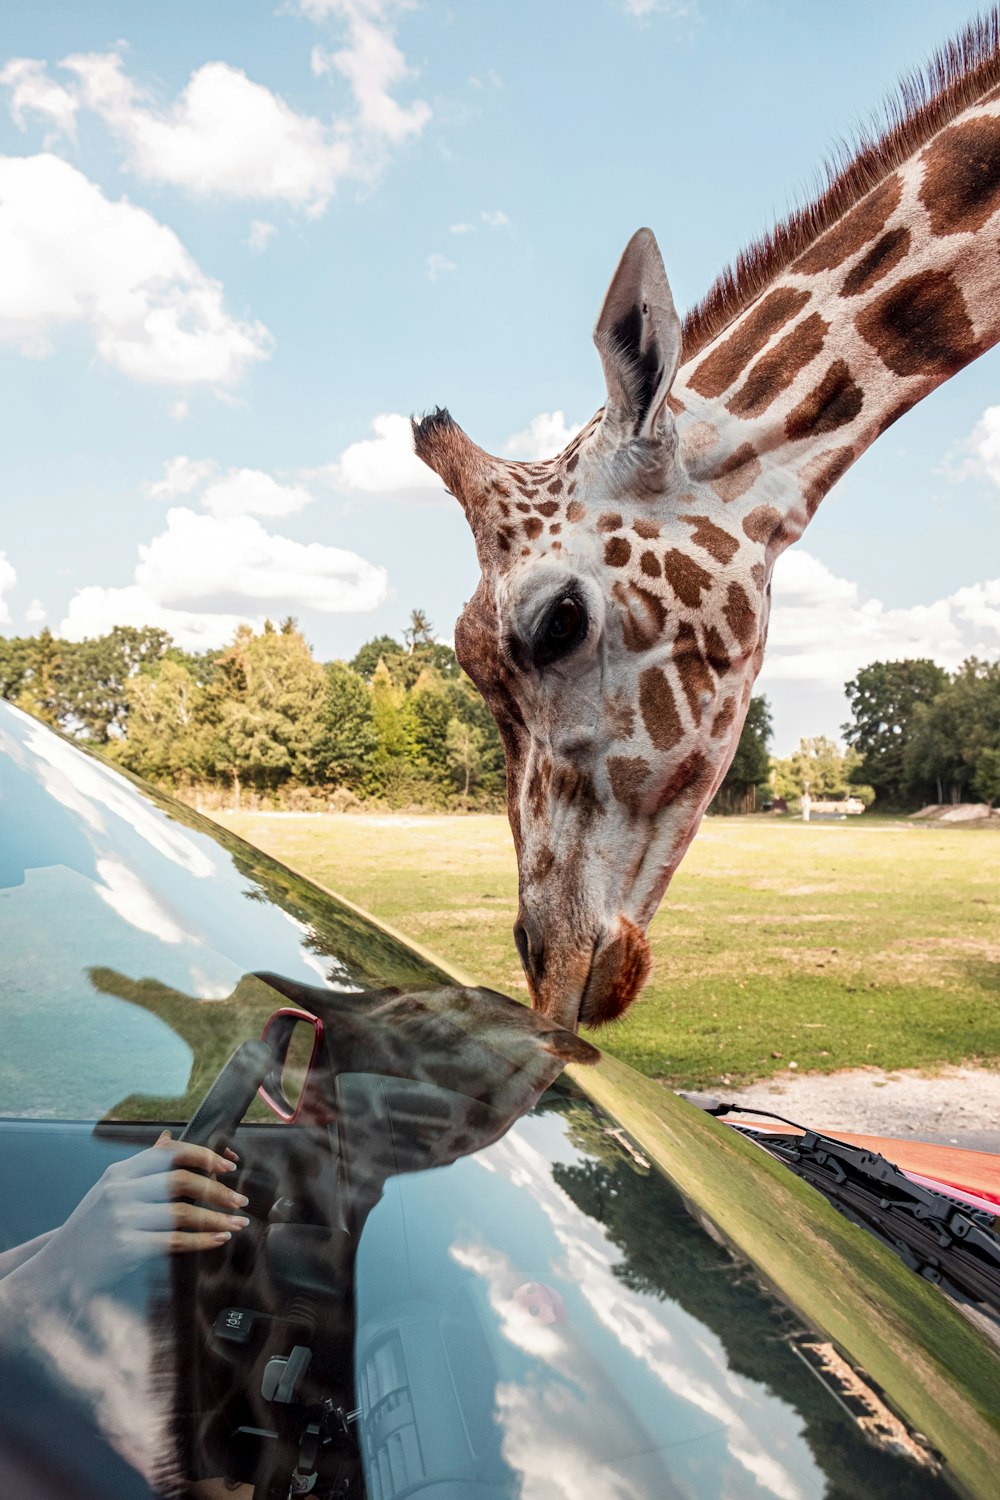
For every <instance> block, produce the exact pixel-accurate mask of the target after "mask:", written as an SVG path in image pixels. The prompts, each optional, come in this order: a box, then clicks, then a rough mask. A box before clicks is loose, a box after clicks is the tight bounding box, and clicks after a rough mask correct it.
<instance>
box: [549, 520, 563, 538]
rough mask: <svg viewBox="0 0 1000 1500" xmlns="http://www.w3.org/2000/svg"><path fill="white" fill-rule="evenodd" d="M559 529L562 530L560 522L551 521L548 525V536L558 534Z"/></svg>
mask: <svg viewBox="0 0 1000 1500" xmlns="http://www.w3.org/2000/svg"><path fill="white" fill-rule="evenodd" d="M560 531H562V522H561V521H553V522H552V524H551V526H550V527H549V536H558V535H559V533H560Z"/></svg>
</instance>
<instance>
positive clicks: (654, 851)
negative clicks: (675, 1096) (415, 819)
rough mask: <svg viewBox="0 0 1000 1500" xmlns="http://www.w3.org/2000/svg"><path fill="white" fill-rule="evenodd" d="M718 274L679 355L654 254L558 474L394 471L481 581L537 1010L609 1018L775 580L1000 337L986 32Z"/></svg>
mask: <svg viewBox="0 0 1000 1500" xmlns="http://www.w3.org/2000/svg"><path fill="white" fill-rule="evenodd" d="M892 118H893V119H894V120H895V121H896V123H893V124H892V125H891V126H890V128H889V129H888V130H887V131H886V133H885V134H884V136H883V137H882V138H881V140H879V141H878V142H875V143H863V144H862V145H861V147H860V148H859V150H858V152H857V154H856V156H855V157H854V159H853V160H852V161H851V163H850V164H849V165H848V166H847V167H846V168H844V170H843V171H842V172H841V173H840V174H839V175H838V176H837V177H836V179H835V180H834V181H833V182H832V183H831V185H830V187H829V188H828V189H827V191H826V192H825V193H824V194H823V195H822V196H821V197H820V198H819V199H818V200H817V201H816V202H815V203H813V204H811V205H810V206H809V207H808V208H806V209H804V210H802V211H800V212H799V213H797V214H795V215H794V216H793V217H792V218H791V219H790V220H789V221H788V222H787V223H785V224H783V225H781V226H780V227H779V228H778V229H776V230H774V231H773V232H772V233H771V234H770V235H769V236H767V237H766V238H765V239H764V240H763V241H762V242H760V243H759V244H757V245H755V246H754V247H753V248H752V249H751V250H750V251H749V252H747V253H746V254H744V255H743V256H742V257H741V258H740V260H739V261H738V262H737V267H736V270H735V272H726V273H725V274H724V275H723V276H722V278H721V279H720V280H719V281H718V282H717V283H716V285H715V287H714V289H713V290H712V292H711V293H710V294H709V296H708V297H707V299H706V300H705V302H703V303H702V305H701V306H700V307H698V308H697V309H696V310H695V311H694V312H693V313H692V314H691V315H690V316H689V317H688V319H687V322H686V323H685V325H684V327H683V329H682V327H681V324H680V322H679V320H678V318H677V314H676V312H675V310H674V305H673V301H672V299H671V295H670V290H669V287H668V285H667V280H666V276H665V274H664V271H663V265H662V262H661V260H660V256H659V252H658V250H657V247H656V242H655V240H654V239H653V236H652V234H651V233H650V232H649V230H645V229H644V230H640V231H639V232H638V234H636V235H635V236H634V237H633V239H632V240H631V241H630V243H629V245H628V247H627V249H626V251H625V254H624V256H623V258H622V261H621V264H620V265H619V267H618V270H617V272H616V274H615V277H614V279H613V281H612V283H611V287H610V290H609V291H608V294H607V298H606V300H605V303H604V308H603V311H602V312H601V316H600V318H599V320H598V323H597V328H596V331H595V335H594V337H595V342H596V344H597V347H598V350H599V352H600V356H601V360H602V363H603V366H604V373H605V377H606V380H607V388H608V398H607V403H606V405H605V407H604V408H603V410H602V411H601V412H599V413H598V414H597V416H595V417H594V419H593V420H592V421H591V422H590V424H589V425H588V426H587V427H586V428H585V429H584V431H583V432H581V433H580V434H578V436H577V437H575V438H574V439H573V441H572V442H571V443H570V444H569V446H568V447H567V448H566V449H565V450H564V451H563V452H562V453H561V454H560V455H559V456H558V457H557V458H555V459H552V460H551V461H549V462H545V463H512V462H508V461H505V460H502V459H496V458H492V457H490V456H489V455H488V454H486V453H484V452H483V451H482V450H481V449H479V448H477V447H476V446H475V445H474V444H473V443H471V442H470V441H469V439H468V438H467V437H466V436H465V434H464V433H463V432H462V431H461V429H460V428H459V427H457V426H456V425H455V423H454V422H453V421H452V419H451V418H450V416H449V415H448V413H447V412H444V411H437V412H434V413H432V414H431V415H430V416H429V417H427V418H425V419H424V420H423V421H422V422H420V423H418V424H416V425H415V429H414V432H415V441H416V448H417V452H418V454H419V455H420V457H421V458H423V459H424V460H425V461H426V462H427V463H428V464H430V465H431V467H432V468H434V469H435V470H436V471H437V472H438V473H439V474H440V475H441V477H442V478H443V479H444V481H445V483H446V484H447V486H448V488H449V489H451V490H452V491H453V492H454V493H455V494H456V496H457V497H458V499H459V500H460V501H461V503H462V505H463V507H464V509H465V513H466V515H467V517H468V519H469V522H470V524H471V526H472V529H473V532H474V534H475V539H476V546H477V550H478V554H479V561H480V565H481V568H482V574H483V576H482V579H481V581H480V583H479V586H478V588H477V590H476V593H475V595H474V597H473V599H472V600H471V602H470V603H469V604H468V605H467V607H466V609H465V611H464V613H463V615H462V617H461V619H460V620H459V623H458V628H457V631H456V638H455V644H456V650H457V652H458V655H459V659H460V660H461V662H462V664H463V666H464V667H465V668H466V669H467V671H468V672H469V674H470V675H471V676H472V677H473V678H474V680H475V681H476V683H477V684H478V686H479V687H480V688H481V690H482V692H483V694H484V696H485V697H486V699H487V702H488V703H489V705H490V708H491V709H492V711H493V713H494V716H495V717H496V719H497V722H498V724H499V726H500V730H501V733H502V735H503V738H504V742H505V747H506V752H507V769H508V801H509V812H510V820H511V826H512V828H513V832H514V839H515V843H516V845H517V853H518V864H519V870H520V911H519V915H518V923H517V926H516V927H515V938H516V940H517V943H518V947H519V950H520V952H521V957H522V960H523V962H524V966H525V970H526V972H527V975H528V979H529V982H530V985H531V990H532V996H533V999H534V1002H535V1004H536V1006H538V1007H539V1008H541V1009H542V1010H544V1011H545V1012H546V1013H547V1014H548V1015H550V1016H551V1017H552V1018H553V1019H555V1020H558V1021H559V1022H561V1023H562V1024H564V1025H574V1024H576V1022H577V1021H578V1020H579V1019H582V1020H584V1021H586V1022H590V1023H597V1022H601V1021H605V1020H608V1019H610V1018H612V1017H614V1016H615V1015H618V1014H619V1013H620V1012H621V1011H622V1010H624V1008H625V1007H626V1006H627V1005H628V1004H629V1003H630V1002H631V1000H632V999H633V998H634V997H635V995H636V993H637V992H638V990H639V989H640V988H641V986H642V984H643V982H644V980H645V978H646V974H647V972H648V968H649V950H648V947H647V944H646V940H645V937H644V932H645V929H646V927H647V925H648V923H649V921H650V918H651V917H652V915H653V913H654V912H655V910H656V907H657V905H658V904H659V901H660V899H661V898H662V896H663V893H664V891H665V889H666V887H667V884H668V883H669V880H670V878H671V876H672V874H673V872H674V870H675V869H676V868H677V865H678V863H679V861H680V859H681V858H682V856H683V854H684V852H685V850H686V849H687V846H688V844H689V843H690V842H691V839H692V838H693V837H694V834H695V832H696V830H697V828H698V824H699V820H700V818H701V815H702V813H703V811H704V809H705V807H706V805H707V803H708V801H709V799H710V798H711V796H712V794H713V792H714V791H715V789H716V787H717V786H718V785H719V782H720V781H721V779H722V776H723V775H724V774H725V771H726V768H727V766H728V765H729V762H730V760H731V759H732V756H733V753H734V751H735V748H736V744H737V742H738V739H739V734H740V730H741V728H742V725H743V720H744V717H745V715H746V710H747V706H748V703H749V700H750V691H751V686H752V684H753V681H754V678H755V677H756V675H757V673H758V671H759V670H760V666H761V662H762V659H763V652H764V642H765V639H766V634H767V622H768V613H769V606H770V577H771V570H772V568H773V565H774V561H775V559H776V558H777V556H778V555H779V554H780V553H781V552H782V551H783V550H784V549H785V547H787V546H788V545H789V543H791V542H793V541H795V540H796V539H797V538H798V537H799V536H801V534H802V532H803V530H804V529H805V527H806V525H807V524H808V522H809V520H810V519H811V517H812V515H813V513H814V512H815V510H816V507H817V506H818V504H819V502H820V500H821V499H822V498H823V496H824V495H825V494H826V493H827V491H828V490H829V489H830V488H831V487H832V486H833V484H834V483H835V482H836V481H837V480H838V479H839V478H840V476H841V475H842V474H843V473H844V471H845V470H846V469H847V468H848V467H849V465H850V464H851V463H853V461H854V460H855V459H856V458H857V457H858V456H859V454H861V453H862V452H864V450H865V449H866V448H867V447H868V445H869V444H870V443H872V442H873V441H874V440H875V438H877V437H878V436H879V434H880V433H881V432H883V431H884V430H885V429H886V428H887V427H888V426H889V425H890V423H892V422H894V421H895V420H896V419H897V418H898V417H900V416H902V415H903V413H904V412H906V411H907V410H909V408H910V407H911V406H913V405H914V404H915V403H916V402H917V401H920V400H921V399H922V398H923V397H924V396H926V395H927V394H928V393H929V392H930V391H932V390H933V389H934V388H935V386H937V385H939V384H940V383H941V382H942V381H943V380H946V379H947V378H948V377H949V376H950V375H953V374H954V373H955V372H956V371H957V370H959V369H961V368H962V366H963V365H965V364H967V363H968V362H969V361H970V360H972V359H974V358H975V357H976V356H977V355H979V354H981V353H982V352H983V351H984V350H985V349H988V348H989V347H990V346H991V345H992V344H994V343H995V342H996V341H997V339H998V338H1000V287H998V282H1000V278H998V274H997V271H998V267H997V243H998V236H1000V227H998V226H1000V214H998V209H1000V27H998V19H997V15H996V13H994V14H993V15H992V17H991V18H990V19H989V20H987V21H983V22H977V23H975V24H974V25H973V26H972V28H971V29H970V30H969V31H968V32H966V33H965V34H964V36H962V37H961V38H960V39H959V40H958V41H957V42H955V43H953V44H951V45H950V46H949V47H948V49H947V50H946V51H945V52H944V53H943V54H942V56H941V57H940V58H938V59H937V60H936V61H935V63H934V64H933V65H932V68H931V71H930V75H929V79H928V81H927V83H926V84H925V85H920V84H913V83H911V84H908V85H907V86H906V87H905V89H904V93H903V98H902V102H901V103H900V105H899V106H898V108H897V110H896V111H895V113H894V114H893V116H892Z"/></svg>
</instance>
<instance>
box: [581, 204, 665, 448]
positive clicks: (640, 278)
mask: <svg viewBox="0 0 1000 1500" xmlns="http://www.w3.org/2000/svg"><path fill="white" fill-rule="evenodd" d="M594 343H595V344H596V345H597V352H598V353H599V354H600V356H601V363H602V365H603V366H604V378H605V380H606V381H607V383H608V402H607V406H606V408H605V421H611V422H613V423H614V424H615V426H616V427H618V428H620V429H623V430H624V431H625V432H627V434H628V435H629V436H630V437H643V438H652V437H655V436H657V434H658V429H659V426H660V422H661V419H662V417H663V415H664V408H665V406H666V400H667V397H668V396H669V394H670V387H671V385H672V384H673V381H674V376H675V375H676V374H677V366H678V364H679V363H680V357H681V324H680V319H679V318H678V316H677V310H676V308H675V307H674V299H673V297H672V296H671V295H670V286H669V283H668V282H667V273H666V271H665V270H664V269H663V260H662V258H661V256H660V249H659V246H658V245H657V243H656V238H655V236H654V234H653V231H652V230H651V229H638V230H636V232H635V234H634V235H633V236H632V238H631V239H630V240H629V242H628V244H627V245H626V246H625V253H624V255H623V256H622V258H621V260H620V262H619V264H618V269H617V271H616V272H615V274H614V276H613V277H612V278H611V285H610V286H609V287H608V292H607V296H606V297H605V299H604V306H603V307H602V308H601V315H600V317H599V318H598V320H597V326H596V328H595V329H594Z"/></svg>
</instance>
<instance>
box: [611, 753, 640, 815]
mask: <svg viewBox="0 0 1000 1500" xmlns="http://www.w3.org/2000/svg"><path fill="white" fill-rule="evenodd" d="M648 777H649V762H648V761H646V760H643V758H642V756H641V755H609V756H608V780H609V781H610V783H611V791H612V794H613V796H614V798H615V800H616V801H617V802H620V803H621V804H622V806H623V807H627V808H628V810H629V812H630V813H632V814H635V813H637V812H638V811H639V807H640V805H641V802H642V789H643V786H644V785H645V783H646V780H647V779H648Z"/></svg>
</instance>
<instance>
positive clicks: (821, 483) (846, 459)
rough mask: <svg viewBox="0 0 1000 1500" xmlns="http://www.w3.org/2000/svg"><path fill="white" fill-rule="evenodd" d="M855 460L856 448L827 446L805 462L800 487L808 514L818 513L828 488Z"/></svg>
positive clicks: (829, 488)
mask: <svg viewBox="0 0 1000 1500" xmlns="http://www.w3.org/2000/svg"><path fill="white" fill-rule="evenodd" d="M853 460H854V449H853V448H851V447H850V446H848V447H844V448H826V449H824V451H823V452H822V453H818V454H817V455H816V457H815V458H811V459H810V460H809V462H808V463H807V464H803V466H802V469H801V471H800V472H799V487H800V488H801V490H802V496H803V499H804V500H805V502H806V514H807V515H808V516H810V517H812V516H814V515H815V514H816V507H817V505H819V502H820V501H821V500H822V498H823V496H824V495H825V494H826V493H827V491H828V490H831V489H832V488H833V486H834V485H835V484H836V483H837V480H838V479H840V478H841V476H842V475H844V474H846V473H847V470H848V469H849V468H850V466H851V464H852V462H853Z"/></svg>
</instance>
